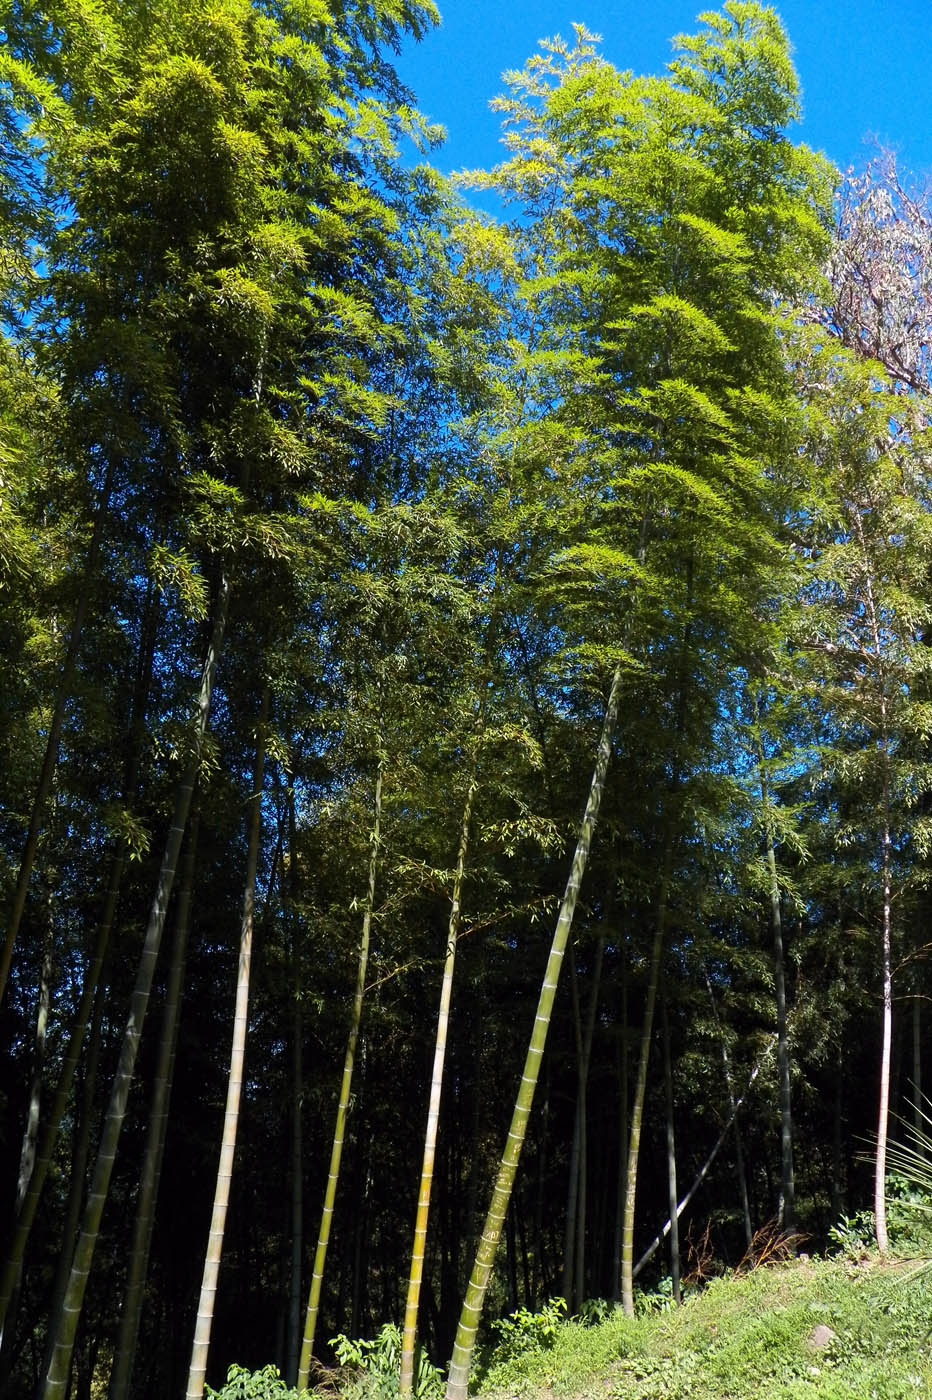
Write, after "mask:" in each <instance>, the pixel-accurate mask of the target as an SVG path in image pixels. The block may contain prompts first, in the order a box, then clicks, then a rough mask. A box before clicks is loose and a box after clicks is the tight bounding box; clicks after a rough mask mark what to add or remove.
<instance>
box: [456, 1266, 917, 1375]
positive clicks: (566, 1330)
mask: <svg viewBox="0 0 932 1400" xmlns="http://www.w3.org/2000/svg"><path fill="white" fill-rule="evenodd" d="M911 1273H912V1274H914V1273H915V1271H914V1270H909V1268H908V1266H904V1265H902V1264H901V1265H889V1266H883V1265H881V1264H879V1263H878V1262H877V1261H876V1260H873V1261H870V1260H868V1261H865V1262H862V1263H861V1264H858V1265H855V1264H852V1263H850V1262H846V1261H843V1260H838V1259H834V1260H819V1259H813V1260H808V1261H803V1262H799V1263H794V1264H789V1265H780V1266H775V1267H773V1268H766V1269H759V1270H757V1271H756V1272H754V1273H752V1274H750V1275H748V1276H747V1277H745V1278H741V1279H734V1278H729V1279H718V1280H715V1281H714V1282H713V1283H711V1284H710V1285H709V1287H708V1288H707V1289H705V1290H704V1291H703V1292H702V1293H699V1294H696V1295H694V1296H692V1297H691V1298H690V1299H689V1300H688V1301H687V1302H686V1303H685V1305H684V1306H683V1307H682V1308H680V1309H676V1310H672V1311H669V1312H666V1313H660V1314H652V1315H648V1316H643V1317H639V1318H633V1319H629V1318H626V1317H624V1316H622V1315H620V1314H615V1315H613V1316H611V1317H610V1318H609V1319H608V1320H607V1321H606V1322H603V1323H602V1324H600V1325H599V1326H596V1327H586V1326H584V1325H582V1324H581V1323H577V1322H569V1323H567V1324H565V1325H564V1326H562V1327H560V1328H559V1331H558V1335H557V1339H556V1341H555V1343H554V1345H553V1347H552V1348H551V1349H548V1350H538V1351H533V1352H530V1353H525V1354H524V1355H522V1356H520V1357H514V1358H513V1359H512V1360H508V1359H506V1358H502V1357H501V1353H499V1357H498V1358H493V1362H494V1364H493V1365H492V1366H490V1368H489V1370H488V1372H487V1373H486V1375H485V1377H484V1378H483V1380H482V1383H481V1387H480V1394H481V1395H482V1396H484V1397H487V1400H493V1398H494V1400H497V1398H498V1397H503V1396H509V1397H512V1396H531V1395H534V1396H538V1397H540V1400H550V1397H555V1396H567V1397H569V1396H572V1397H579V1398H580V1400H583V1397H605V1400H611V1397H617V1400H726V1397H727V1400H745V1397H746V1400H751V1397H753V1398H754V1400H763V1398H764V1397H766V1400H915V1397H920V1396H921V1397H923V1400H928V1397H932V1276H929V1275H926V1276H925V1277H912V1278H911V1277H910V1274H911ZM820 1324H824V1325H825V1326H826V1327H828V1328H830V1329H831V1330H832V1332H833V1333H834V1336H833V1338H832V1339H831V1340H830V1341H829V1342H828V1345H827V1346H825V1347H824V1349H822V1350H819V1349H818V1348H817V1347H816V1346H815V1345H814V1344H813V1341H812V1333H813V1329H814V1328H816V1327H818V1326H819V1325H820Z"/></svg>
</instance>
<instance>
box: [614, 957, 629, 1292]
mask: <svg viewBox="0 0 932 1400" xmlns="http://www.w3.org/2000/svg"><path fill="white" fill-rule="evenodd" d="M618 1058H619V1061H620V1063H619V1066H618V1197H617V1207H616V1210H615V1241H614V1250H613V1253H612V1259H613V1265H612V1298H613V1299H614V1301H615V1302H616V1303H617V1302H619V1301H620V1299H621V1240H622V1235H623V1233H624V1218H625V1189H624V1188H625V1173H626V1171H627V1162H628V959H627V957H625V955H624V950H622V958H621V1045H620V1047H619V1056H618Z"/></svg>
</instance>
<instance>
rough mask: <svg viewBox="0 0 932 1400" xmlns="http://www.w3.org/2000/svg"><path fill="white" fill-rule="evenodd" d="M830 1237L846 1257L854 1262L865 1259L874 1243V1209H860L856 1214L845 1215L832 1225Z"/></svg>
mask: <svg viewBox="0 0 932 1400" xmlns="http://www.w3.org/2000/svg"><path fill="white" fill-rule="evenodd" d="M828 1237H829V1239H830V1240H831V1241H832V1243H833V1244H837V1245H838V1247H839V1253H840V1254H843V1255H844V1256H845V1258H846V1259H850V1260H852V1261H853V1262H856V1261H857V1260H859V1259H863V1258H864V1256H865V1255H866V1254H867V1253H869V1251H870V1249H871V1248H872V1246H873V1243H874V1213H873V1211H870V1210H859V1211H857V1212H856V1214H854V1215H843V1216H842V1217H841V1219H840V1220H839V1221H838V1223H837V1225H833V1226H832V1227H831V1229H830V1230H829V1232H828Z"/></svg>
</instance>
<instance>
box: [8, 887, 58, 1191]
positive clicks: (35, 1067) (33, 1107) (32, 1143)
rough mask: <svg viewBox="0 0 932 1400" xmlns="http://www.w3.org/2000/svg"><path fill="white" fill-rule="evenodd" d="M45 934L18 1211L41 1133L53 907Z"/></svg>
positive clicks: (50, 980)
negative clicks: (40, 1114) (40, 1111)
mask: <svg viewBox="0 0 932 1400" xmlns="http://www.w3.org/2000/svg"><path fill="white" fill-rule="evenodd" d="M46 914H47V917H46V924H45V936H44V938H43V943H42V962H41V965H40V968H39V1004H38V1008H37V1011H36V1034H35V1039H34V1041H33V1048H32V1075H31V1078H30V1085H29V1106H28V1108H27V1111H26V1129H25V1132H24V1133H23V1143H22V1147H21V1149H20V1154H19V1176H18V1178H17V1182H16V1210H17V1213H19V1211H20V1210H21V1209H22V1205H23V1201H24V1200H25V1199H26V1192H27V1191H28V1189H29V1181H30V1178H31V1176H32V1173H33V1169H34V1167H35V1162H36V1143H37V1139H38V1136H39V1108H40V1103H41V1100H42V1074H43V1070H44V1068H45V1051H46V1040H47V1036H48V1024H49V1006H50V1003H51V982H52V918H51V910H48V909H47V911H46Z"/></svg>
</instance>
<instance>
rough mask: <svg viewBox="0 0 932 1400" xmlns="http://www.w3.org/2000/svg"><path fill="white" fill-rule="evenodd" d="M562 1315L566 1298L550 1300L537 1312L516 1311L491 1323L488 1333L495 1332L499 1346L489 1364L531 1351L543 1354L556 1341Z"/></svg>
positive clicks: (564, 1312)
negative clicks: (490, 1330)
mask: <svg viewBox="0 0 932 1400" xmlns="http://www.w3.org/2000/svg"><path fill="white" fill-rule="evenodd" d="M565 1315H566V1299H565V1298H551V1299H550V1301H549V1302H548V1303H547V1304H546V1306H545V1307H544V1308H543V1310H542V1311H541V1312H536V1313H533V1312H530V1311H529V1310H528V1309H527V1308H519V1309H518V1311H517V1312H513V1313H511V1315H510V1316H509V1317H501V1318H499V1320H498V1321H497V1322H493V1323H492V1330H493V1332H497V1333H498V1335H499V1343H498V1346H497V1347H496V1348H495V1353H494V1356H493V1358H492V1364H493V1365H495V1366H498V1365H499V1364H501V1363H502V1362H503V1361H512V1360H514V1358H515V1357H518V1356H525V1355H526V1354H527V1353H528V1352H531V1351H547V1350H548V1349H549V1348H550V1347H552V1346H553V1344H554V1342H555V1341H556V1340H557V1331H558V1329H559V1327H560V1323H561V1322H562V1321H563V1318H564V1316H565Z"/></svg>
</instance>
